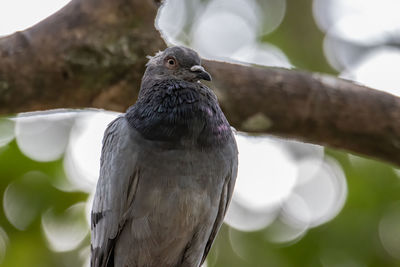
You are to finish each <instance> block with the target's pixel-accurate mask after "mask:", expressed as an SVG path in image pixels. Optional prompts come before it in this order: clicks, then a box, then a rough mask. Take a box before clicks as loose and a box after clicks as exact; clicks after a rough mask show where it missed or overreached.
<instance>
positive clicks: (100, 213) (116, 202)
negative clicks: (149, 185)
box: [91, 117, 139, 267]
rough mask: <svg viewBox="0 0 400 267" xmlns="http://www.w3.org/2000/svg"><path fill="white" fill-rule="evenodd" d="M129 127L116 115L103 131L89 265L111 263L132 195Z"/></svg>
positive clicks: (134, 174) (133, 154)
mask: <svg viewBox="0 0 400 267" xmlns="http://www.w3.org/2000/svg"><path fill="white" fill-rule="evenodd" d="M130 130H131V129H129V125H128V124H127V122H126V120H125V118H124V117H119V118H117V119H115V120H114V121H113V122H111V123H110V124H109V126H108V128H107V129H106V131H105V133H104V139H103V148H102V152H101V160H100V177H99V181H98V183H97V188H96V194H95V196H94V200H93V208H92V219H91V230H92V237H91V251H92V258H91V267H110V266H114V265H113V264H114V263H113V249H114V246H115V243H116V241H117V239H118V235H119V233H120V232H121V230H122V228H123V227H124V224H125V219H126V218H125V216H126V213H127V211H128V210H129V208H130V207H131V206H132V203H133V201H134V198H135V193H136V189H137V185H138V179H139V170H138V169H137V164H136V162H137V151H135V146H134V145H133V143H132V138H131V135H130V133H131V131H130ZM136 150H137V149H136Z"/></svg>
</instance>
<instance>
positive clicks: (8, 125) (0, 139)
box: [0, 118, 15, 147]
mask: <svg viewBox="0 0 400 267" xmlns="http://www.w3.org/2000/svg"><path fill="white" fill-rule="evenodd" d="M14 137H15V134H14V122H13V121H12V120H10V119H7V118H0V147H2V146H5V145H7V144H8V143H10V142H11V141H12V140H13V139H14Z"/></svg>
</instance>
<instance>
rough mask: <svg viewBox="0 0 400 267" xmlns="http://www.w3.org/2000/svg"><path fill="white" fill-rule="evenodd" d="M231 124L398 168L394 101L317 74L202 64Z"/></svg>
mask: <svg viewBox="0 0 400 267" xmlns="http://www.w3.org/2000/svg"><path fill="white" fill-rule="evenodd" d="M205 66H206V68H207V69H208V70H209V71H210V72H211V73H212V74H213V77H214V82H213V84H214V87H215V90H216V92H217V94H218V96H219V99H220V103H221V106H222V108H223V110H224V112H225V113H226V114H228V117H229V121H230V122H231V124H232V125H233V126H234V127H235V128H237V129H239V130H242V131H247V132H255V133H270V134H273V135H277V136H281V137H289V138H294V139H299V140H303V141H306V142H310V143H316V144H321V145H326V146H330V147H334V148H339V149H345V150H348V151H353V152H356V153H361V154H364V155H368V156H371V157H374V158H380V159H383V160H385V161H389V162H392V163H395V164H397V165H400V124H399V121H400V98H398V97H396V96H393V95H391V94H388V93H385V92H382V91H378V90H373V89H370V88H367V87H365V86H361V85H358V84H355V83H352V82H351V81H346V80H342V79H338V78H335V77H332V76H328V75H323V74H311V73H307V72H301V71H295V70H287V69H280V68H261V67H257V68H256V67H246V66H239V65H235V64H229V63H220V62H213V61H207V62H205Z"/></svg>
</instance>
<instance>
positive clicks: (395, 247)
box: [379, 202, 400, 259]
mask: <svg viewBox="0 0 400 267" xmlns="http://www.w3.org/2000/svg"><path fill="white" fill-rule="evenodd" d="M399 222H400V202H396V203H393V204H392V205H391V206H390V207H389V208H388V209H387V210H386V212H385V213H384V214H383V216H382V219H381V221H380V223H379V238H380V240H381V242H382V245H383V247H384V248H385V249H386V251H387V252H388V253H389V254H390V256H392V257H394V258H397V259H400V227H399Z"/></svg>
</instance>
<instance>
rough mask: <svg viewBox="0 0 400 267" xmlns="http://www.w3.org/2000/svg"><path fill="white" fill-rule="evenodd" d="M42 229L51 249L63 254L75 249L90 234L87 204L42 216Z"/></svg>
mask: <svg viewBox="0 0 400 267" xmlns="http://www.w3.org/2000/svg"><path fill="white" fill-rule="evenodd" d="M42 229H43V233H44V236H45V237H46V240H47V242H48V245H49V247H50V249H52V250H53V251H56V252H63V251H69V250H73V249H75V248H76V247H77V246H78V245H79V244H80V243H81V242H82V241H83V239H84V238H85V236H86V235H87V234H88V232H89V229H88V225H87V224H86V219H85V203H83V202H81V203H77V204H74V205H73V206H71V207H69V208H68V209H66V210H65V211H64V212H62V213H61V214H57V213H56V212H55V211H54V209H49V210H47V211H46V212H45V213H44V214H43V215H42Z"/></svg>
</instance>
